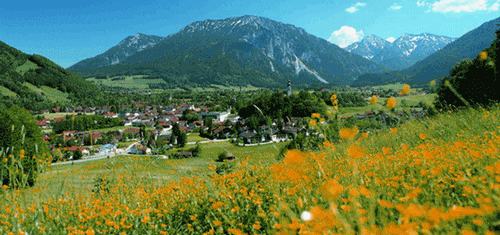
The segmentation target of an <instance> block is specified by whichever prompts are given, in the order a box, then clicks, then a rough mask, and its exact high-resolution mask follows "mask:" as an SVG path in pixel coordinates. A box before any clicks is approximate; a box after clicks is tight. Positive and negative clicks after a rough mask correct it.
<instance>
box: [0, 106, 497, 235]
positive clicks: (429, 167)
mask: <svg viewBox="0 0 500 235" xmlns="http://www.w3.org/2000/svg"><path fill="white" fill-rule="evenodd" d="M499 115H500V110H499V109H498V108H497V107H495V108H493V109H492V110H490V111H488V110H464V111H460V112H458V113H445V114H440V115H438V116H436V117H433V118H429V119H426V120H423V121H412V122H409V123H406V124H403V125H402V126H400V127H398V129H397V130H396V129H393V130H391V131H389V130H385V131H381V132H379V133H375V134H374V133H369V134H368V136H367V135H366V134H362V133H361V134H357V135H355V136H354V137H352V138H351V137H348V138H345V139H343V140H342V141H341V143H339V144H332V143H325V147H324V148H323V149H322V150H321V151H320V152H314V153H309V152H299V151H289V152H288V154H287V155H286V156H285V158H284V159H283V161H281V162H277V163H274V164H272V165H270V166H267V165H265V166H259V165H253V164H248V162H246V161H242V162H239V164H238V166H237V167H236V169H235V170H234V171H233V172H232V173H229V174H224V175H219V174H216V173H215V166H210V167H209V169H207V171H208V172H212V173H211V174H210V177H208V179H205V178H198V177H187V178H182V179H180V180H178V181H174V182H168V183H166V182H164V181H161V180H159V179H157V178H154V177H144V176H143V175H138V174H136V173H135V172H134V171H132V170H131V171H130V172H127V173H113V172H115V170H114V169H115V168H116V167H114V166H111V167H110V168H109V169H108V170H105V169H103V175H102V176H100V177H98V178H96V179H95V181H94V186H93V187H92V188H89V189H88V191H80V192H78V193H65V194H62V195H54V196H53V197H51V198H50V199H48V200H41V201H30V200H24V199H23V198H25V194H27V193H29V194H32V195H31V196H33V197H36V195H37V194H40V193H41V192H37V191H36V190H22V191H19V190H16V191H6V192H4V194H3V200H2V201H0V204H1V206H0V233H6V232H10V231H13V232H28V233H29V234H36V233H49V234H60V233H70V234H95V233H101V234H119V233H127V234H166V233H170V234H203V233H205V234H215V233H218V234H243V233H248V234H255V233H286V234H289V233H323V234H324V233H328V234H330V233H339V234H359V233H363V234H371V233H373V234H417V233H422V234H428V233H438V234H457V233H463V234H474V233H480V234H484V233H495V232H498V215H499V214H500V208H499V206H498V205H500V198H499V196H498V195H499V190H500V187H499V183H500V182H499V177H500V171H499V169H500V162H499V160H500V159H499V158H500V157H499V153H498V146H500V137H499V130H498V117H499ZM137 161H140V160H139V159H137ZM129 164H137V163H134V162H131V163H129ZM125 167H127V166H125ZM128 167H130V165H129V166H128ZM130 169H133V167H130ZM61 187H68V186H66V185H64V186H61ZM61 191H62V190H61Z"/></svg>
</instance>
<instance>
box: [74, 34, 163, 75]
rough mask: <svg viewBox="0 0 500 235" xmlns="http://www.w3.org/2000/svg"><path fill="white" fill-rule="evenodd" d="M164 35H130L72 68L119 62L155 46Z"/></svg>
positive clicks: (77, 68)
mask: <svg viewBox="0 0 500 235" xmlns="http://www.w3.org/2000/svg"><path fill="white" fill-rule="evenodd" d="M162 39H163V37H160V36H155V35H146V34H142V33H137V34H135V35H133V36H128V37H126V38H125V39H123V40H122V41H120V42H119V43H118V45H116V46H114V47H112V48H110V49H109V50H107V51H106V52H104V53H102V54H100V55H97V56H95V57H93V58H89V59H85V60H83V61H80V62H78V63H76V64H75V65H73V66H71V67H70V68H69V69H70V70H81V69H86V68H89V67H93V68H101V67H106V66H109V65H114V64H118V63H120V62H122V61H124V60H125V59H127V58H128V57H130V56H132V55H135V54H136V53H137V52H140V51H143V50H145V49H147V48H150V47H153V46H155V45H156V44H157V43H158V42H160V41H161V40H162Z"/></svg>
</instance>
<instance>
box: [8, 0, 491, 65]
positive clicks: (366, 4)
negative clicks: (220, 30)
mask: <svg viewBox="0 0 500 235" xmlns="http://www.w3.org/2000/svg"><path fill="white" fill-rule="evenodd" d="M499 6H500V0H399V1H398V0H365V1H363V0H360V1H351V0H286V1H285V0H273V1H270V0H247V1H244V0H232V1H222V0H204V1H202V0H44V1H40V0H24V1H18V0H2V4H1V5H0V40H2V41H4V42H6V43H8V44H10V45H12V46H14V47H16V48H18V49H20V50H23V51H25V52H27V53H37V54H42V55H44V56H46V57H48V58H50V59H52V60H54V61H55V62H57V63H59V64H60V65H62V66H64V67H67V66H70V65H72V64H73V63H75V62H78V61H79V60H81V59H84V58H87V57H92V56H95V55H96V54H99V53H102V52H104V51H105V50H106V49H108V48H110V47H112V46H114V45H115V44H117V43H118V42H119V41H120V40H122V39H123V38H125V37H126V36H129V35H132V34H135V33H138V32H141V33H146V34H155V35H160V36H166V35H168V34H172V33H175V32H177V31H179V30H180V29H182V28H183V27H184V26H186V25H187V24H189V23H191V22H193V21H197V20H204V19H220V18H226V17H231V16H240V15H258V16H264V17H268V18H271V19H274V20H278V21H282V22H285V23H290V24H294V25H296V26H299V27H302V28H304V29H305V30H306V31H308V32H309V33H312V34H314V35H316V36H318V37H322V38H325V39H328V40H330V41H332V42H334V43H336V44H338V45H341V46H345V45H347V44H349V43H351V42H353V41H356V40H360V39H361V38H362V37H363V35H369V34H376V35H379V36H381V37H384V38H389V37H395V38H397V37H398V36H401V35H402V34H404V33H423V32H427V33H434V34H439V35H446V36H453V37H459V36H461V35H462V34H464V33H466V32H467V31H469V30H471V29H473V28H475V27H477V26H479V25H480V24H481V23H483V22H486V21H488V20H491V19H494V18H496V17H498V16H499V15H500V14H499V13H500V11H499Z"/></svg>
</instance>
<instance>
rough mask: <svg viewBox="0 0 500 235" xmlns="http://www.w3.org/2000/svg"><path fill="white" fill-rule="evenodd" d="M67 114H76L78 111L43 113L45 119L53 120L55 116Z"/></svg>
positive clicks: (59, 116) (61, 116)
mask: <svg viewBox="0 0 500 235" xmlns="http://www.w3.org/2000/svg"><path fill="white" fill-rule="evenodd" d="M68 115H78V113H65V112H61V113H44V114H43V117H44V118H46V119H49V120H54V119H56V118H63V117H66V116H68ZM85 115H95V114H94V113H86V114H85Z"/></svg>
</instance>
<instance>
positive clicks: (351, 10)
mask: <svg viewBox="0 0 500 235" xmlns="http://www.w3.org/2000/svg"><path fill="white" fill-rule="evenodd" d="M365 6H366V3H364V2H357V3H355V4H354V5H352V6H350V7H348V8H346V9H345V11H346V12H348V13H351V14H352V13H355V12H357V11H359V9H360V8H362V7H365Z"/></svg>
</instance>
